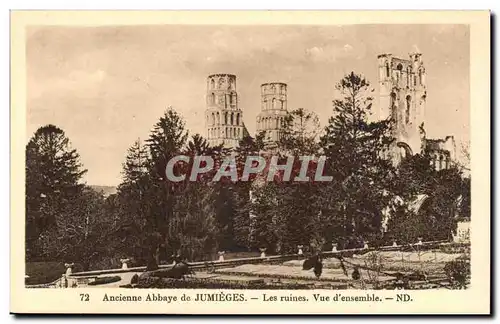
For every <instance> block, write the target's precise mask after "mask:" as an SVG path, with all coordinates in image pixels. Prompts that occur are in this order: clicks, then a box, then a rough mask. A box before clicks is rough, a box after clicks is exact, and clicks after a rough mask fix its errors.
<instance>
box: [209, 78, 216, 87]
mask: <svg viewBox="0 0 500 324" xmlns="http://www.w3.org/2000/svg"><path fill="white" fill-rule="evenodd" d="M210 89H215V80H214V79H210Z"/></svg>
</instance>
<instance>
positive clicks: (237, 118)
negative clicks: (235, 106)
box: [236, 114, 240, 126]
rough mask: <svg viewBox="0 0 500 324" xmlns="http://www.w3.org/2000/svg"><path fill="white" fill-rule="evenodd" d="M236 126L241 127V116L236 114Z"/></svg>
mask: <svg viewBox="0 0 500 324" xmlns="http://www.w3.org/2000/svg"><path fill="white" fill-rule="evenodd" d="M236 125H238V126H240V114H236Z"/></svg>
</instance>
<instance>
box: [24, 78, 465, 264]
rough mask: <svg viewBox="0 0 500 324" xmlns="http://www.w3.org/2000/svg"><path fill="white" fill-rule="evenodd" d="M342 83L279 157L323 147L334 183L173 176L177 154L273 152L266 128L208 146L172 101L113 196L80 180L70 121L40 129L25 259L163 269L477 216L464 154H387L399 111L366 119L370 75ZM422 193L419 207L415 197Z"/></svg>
mask: <svg viewBox="0 0 500 324" xmlns="http://www.w3.org/2000/svg"><path fill="white" fill-rule="evenodd" d="M336 88H337V90H338V91H339V93H340V94H341V96H342V97H341V98H338V99H336V100H334V101H333V111H332V116H331V117H330V118H329V120H328V123H327V125H326V127H325V128H324V129H320V127H319V123H318V118H317V116H316V115H315V114H314V113H313V112H310V111H307V110H306V109H302V108H300V109H296V110H293V111H291V112H289V114H288V115H287V117H286V118H285V120H284V124H283V125H282V132H281V138H280V140H279V141H278V143H276V144H277V147H276V148H275V149H274V151H273V152H274V153H273V154H275V155H278V156H279V158H280V159H281V160H283V159H285V158H286V157H287V156H289V155H293V156H300V155H324V156H326V157H327V160H326V164H325V168H324V169H325V175H329V176H332V177H333V181H330V182H280V181H272V182H265V181H262V179H260V178H259V177H258V176H257V177H252V178H251V181H236V182H233V181H230V180H229V179H224V178H223V179H222V181H218V182H211V181H203V180H204V179H203V177H207V178H211V177H213V174H210V172H216V171H210V172H209V173H207V174H201V175H199V178H198V179H197V180H198V181H194V182H191V181H182V182H178V183H176V182H170V181H166V174H165V169H166V165H167V162H168V161H169V160H170V159H171V158H172V157H174V156H177V155H187V156H190V157H191V161H192V160H193V158H194V157H195V156H199V155H205V156H210V157H212V158H213V160H214V161H215V165H216V166H217V165H220V164H221V163H222V161H223V160H224V158H225V157H226V156H227V155H228V154H234V155H235V157H236V161H237V163H238V169H239V170H241V169H242V168H243V166H244V163H245V161H246V157H247V156H255V155H259V154H261V153H262V152H265V151H266V146H265V134H264V133H260V134H257V135H256V136H255V137H251V136H248V135H247V136H244V138H243V139H242V140H241V142H240V145H239V147H237V148H236V149H235V150H234V151H230V150H228V149H225V148H224V147H223V146H222V145H221V146H215V147H213V146H210V145H209V144H208V142H207V140H206V139H204V138H203V137H202V136H200V135H199V134H194V135H192V136H190V135H189V134H188V131H187V130H186V127H185V122H184V120H183V118H182V116H180V115H179V114H178V113H177V112H176V111H175V110H174V109H172V108H169V109H168V110H167V111H165V113H164V114H163V116H161V117H160V118H159V120H158V122H157V123H156V124H155V125H154V127H153V130H152V131H151V132H150V135H149V137H148V138H147V139H146V140H145V141H143V142H141V141H139V140H138V141H136V142H135V143H133V144H132V145H131V147H130V148H129V149H128V152H127V155H126V157H125V159H124V163H123V170H122V175H123V177H122V182H121V183H120V184H119V186H118V188H117V193H116V194H112V195H110V196H108V197H106V198H105V197H104V196H103V195H102V194H101V193H98V192H96V191H94V190H92V189H91V188H90V187H89V186H87V185H86V184H82V181H81V180H82V177H83V175H84V174H85V172H86V170H85V169H84V168H83V165H82V164H81V162H80V157H79V155H78V153H77V151H76V150H75V149H74V148H71V146H70V142H69V139H68V138H67V137H66V136H65V134H64V131H63V130H61V129H60V128H58V127H56V126H54V125H47V126H44V127H41V128H39V129H38V130H37V131H36V133H35V134H34V135H33V137H32V138H31V139H30V141H29V143H28V144H27V146H26V260H27V261H64V262H75V263H79V264H81V265H82V268H83V269H85V270H87V269H99V268H109V267H117V266H119V260H120V259H121V258H130V259H132V260H133V263H134V264H137V265H147V267H148V268H149V269H156V268H157V267H158V265H159V264H160V263H162V262H169V261H170V260H171V258H172V256H173V255H175V256H182V258H184V259H186V260H189V261H200V260H212V259H214V257H215V255H216V254H217V251H233V252H234V251H255V250H258V249H259V248H266V249H267V251H268V253H279V254H284V253H296V252H297V246H298V245H304V246H307V247H309V248H310V249H313V250H325V249H330V248H331V246H332V244H337V245H338V248H348V247H356V246H359V245H360V244H363V242H366V241H370V242H371V244H386V243H388V242H390V243H392V242H393V241H394V240H396V241H397V242H398V243H407V242H416V240H417V238H422V239H424V240H438V239H450V237H451V235H452V233H453V232H454V231H455V229H456V223H457V221H458V220H459V219H460V218H465V219H466V218H470V178H467V177H464V176H463V175H462V168H461V167H460V166H459V165H457V164H453V165H451V166H450V168H448V169H446V170H440V171H436V170H435V169H434V168H432V167H431V163H430V156H428V155H427V154H426V153H425V152H423V153H422V154H416V155H414V156H410V157H407V158H406V159H404V160H403V161H402V162H401V163H400V164H398V165H394V164H393V163H392V162H391V160H390V159H389V158H388V155H387V154H384V152H387V151H388V150H389V149H390V148H391V146H392V145H394V139H393V138H392V136H391V127H392V126H393V121H392V120H390V119H388V120H384V121H377V122H372V121H369V119H370V118H369V117H370V114H371V106H372V100H373V98H372V97H371V93H372V92H373V90H372V88H371V87H370V84H369V82H368V81H367V80H366V79H365V78H363V77H362V76H360V75H357V74H355V73H350V74H348V75H346V76H345V77H344V78H343V79H341V80H340V82H339V83H338V84H337V85H336ZM184 167H186V166H184ZM177 171H179V170H177ZM311 177H312V178H313V177H314V175H312V176H311ZM423 195H425V196H426V197H428V198H427V199H426V200H425V204H422V206H421V207H420V212H416V210H415V208H412V204H413V205H414V203H415V201H416V200H417V199H418V198H419V197H422V196H423ZM387 215H390V217H387Z"/></svg>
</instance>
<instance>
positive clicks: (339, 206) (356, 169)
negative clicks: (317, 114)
mask: <svg viewBox="0 0 500 324" xmlns="http://www.w3.org/2000/svg"><path fill="white" fill-rule="evenodd" d="M336 89H337V90H338V92H339V93H340V95H341V98H340V99H336V100H334V102H333V116H332V117H331V118H330V119H329V121H328V125H327V126H326V129H325V134H324V135H323V136H322V137H321V139H320V144H321V147H322V149H323V151H324V153H325V155H326V156H327V158H328V164H327V173H328V174H329V175H331V176H332V177H333V181H331V182H330V183H327V184H325V185H324V186H323V187H322V193H321V194H320V195H319V196H320V197H321V198H320V202H319V203H318V204H319V205H320V206H322V213H323V214H324V218H325V220H326V226H327V227H326V228H328V229H329V230H330V233H329V236H330V237H333V236H336V237H338V238H339V240H343V241H352V240H353V239H354V238H353V236H356V235H361V233H362V235H363V238H364V239H368V240H373V239H376V238H377V237H379V236H380V235H381V223H382V218H383V216H382V214H381V211H382V210H383V209H384V208H385V207H386V206H387V205H388V203H389V201H390V199H391V196H392V195H391V191H390V190H387V189H388V188H390V187H391V181H392V179H393V177H394V169H393V167H392V164H391V163H390V161H389V160H387V159H385V157H384V154H382V152H384V151H386V150H387V149H388V147H389V145H390V144H391V143H392V137H391V136H390V126H391V121H390V120H387V121H380V122H369V116H370V114H371V106H372V103H371V101H372V97H371V96H370V93H371V92H372V91H373V90H372V89H371V88H370V84H369V82H368V81H367V80H366V79H365V78H363V77H362V76H360V75H357V74H355V73H350V74H348V75H346V76H345V77H344V78H343V79H342V80H341V81H340V82H339V83H338V84H337V86H336ZM344 244H345V243H344Z"/></svg>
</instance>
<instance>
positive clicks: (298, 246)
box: [297, 245, 304, 255]
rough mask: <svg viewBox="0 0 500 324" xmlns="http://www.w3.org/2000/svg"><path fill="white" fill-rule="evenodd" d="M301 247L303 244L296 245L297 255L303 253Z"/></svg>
mask: <svg viewBox="0 0 500 324" xmlns="http://www.w3.org/2000/svg"><path fill="white" fill-rule="evenodd" d="M303 248H304V246H303V245H297V249H299V252H297V254H298V255H303V254H304V251H302V249H303Z"/></svg>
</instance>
